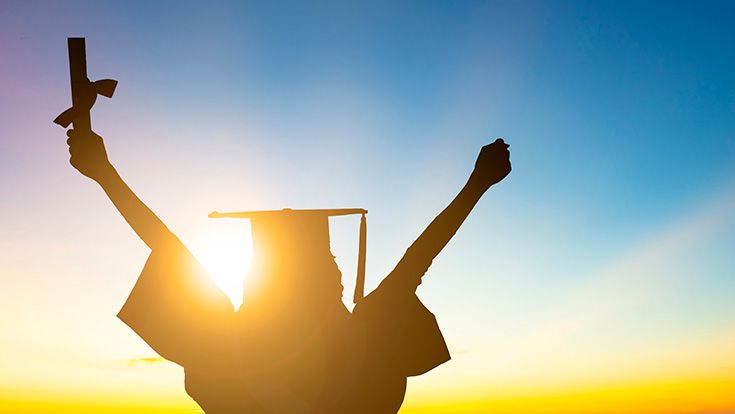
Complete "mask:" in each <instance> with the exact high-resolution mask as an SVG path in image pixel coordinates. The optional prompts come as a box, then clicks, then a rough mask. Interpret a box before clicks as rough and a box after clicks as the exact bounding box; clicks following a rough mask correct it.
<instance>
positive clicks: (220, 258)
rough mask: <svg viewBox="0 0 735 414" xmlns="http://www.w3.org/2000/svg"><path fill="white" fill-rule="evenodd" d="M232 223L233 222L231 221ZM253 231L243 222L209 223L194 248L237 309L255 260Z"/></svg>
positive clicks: (200, 260) (203, 264)
mask: <svg viewBox="0 0 735 414" xmlns="http://www.w3.org/2000/svg"><path fill="white" fill-rule="evenodd" d="M228 224H231V223H228ZM249 234H250V231H249V229H247V231H245V230H244V229H243V227H242V226H231V225H230V226H211V227H210V226H208V228H207V230H206V233H205V234H203V235H202V236H201V237H198V238H197V239H198V240H197V241H196V242H195V243H194V244H193V245H192V251H193V253H194V255H195V256H196V258H197V259H198V260H199V262H200V263H201V264H202V266H204V268H205V269H206V270H207V272H208V273H209V275H210V276H211V277H212V279H213V280H214V282H215V283H216V284H217V286H219V288H220V289H222V290H223V291H224V292H225V294H227V296H228V297H229V298H230V300H231V301H232V304H233V305H234V306H235V309H237V308H238V307H240V304H241V303H242V293H243V285H247V280H246V277H247V272H248V268H249V267H250V262H251V261H252V257H253V253H252V241H251V238H250V236H249Z"/></svg>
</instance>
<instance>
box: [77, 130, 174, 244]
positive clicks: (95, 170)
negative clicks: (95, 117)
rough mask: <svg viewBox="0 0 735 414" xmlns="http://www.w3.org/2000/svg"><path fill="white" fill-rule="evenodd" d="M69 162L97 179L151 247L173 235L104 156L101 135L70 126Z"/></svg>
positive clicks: (83, 172) (81, 171)
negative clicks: (76, 129)
mask: <svg viewBox="0 0 735 414" xmlns="http://www.w3.org/2000/svg"><path fill="white" fill-rule="evenodd" d="M67 135H68V136H69V139H68V140H67V141H66V142H67V144H69V153H70V154H71V159H70V160H69V162H70V163H71V165H72V166H74V168H76V169H77V170H79V172H80V173H82V174H83V175H85V176H87V177H89V178H91V179H92V180H94V181H96V182H97V183H98V184H99V185H100V186H101V187H102V189H103V190H104V191H105V193H106V194H107V196H108V197H109V198H110V200H111V201H112V204H114V205H115V207H116V208H117V210H118V211H119V212H120V214H122V216H123V217H124V218H125V221H127V222H128V224H130V227H132V228H133V230H134V231H135V233H136V234H137V235H138V236H139V237H140V238H141V239H142V240H143V242H144V243H145V244H147V245H148V247H150V248H151V249H154V248H156V247H159V246H164V245H165V244H166V243H167V242H169V241H171V240H173V239H174V236H173V234H172V233H171V232H170V231H169V230H168V228H167V227H166V225H165V224H163V222H162V221H161V220H160V219H159V218H158V217H157V216H156V215H155V214H154V213H153V211H151V209H149V208H148V206H146V205H145V204H144V203H143V202H142V201H141V200H140V199H139V198H138V196H136V195H135V193H133V191H132V190H131V189H130V187H128V185H127V184H126V183H125V181H123V179H122V178H121V177H120V175H119V174H118V173H117V171H116V170H115V168H114V167H113V166H112V164H111V163H110V161H109V160H108V158H107V151H106V150H105V144H104V142H103V141H102V137H100V136H99V135H97V134H95V133H94V132H87V133H84V132H81V131H75V130H70V131H68V132H67Z"/></svg>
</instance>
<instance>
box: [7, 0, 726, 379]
mask: <svg viewBox="0 0 735 414" xmlns="http://www.w3.org/2000/svg"><path fill="white" fill-rule="evenodd" d="M734 9H735V5H734V4H733V3H732V2H715V1H710V2H704V3H702V2H665V3H664V2H623V1H612V2H578V1H563V2H562V1H559V2H518V1H513V2H476V1H468V2H336V1H335V2H314V3H303V2H278V3H276V2H270V3H269V2H232V3H218V4H215V5H210V4H208V3H205V2H119V3H114V2H33V1H29V2H15V1H6V2H4V3H3V6H2V7H0V35H1V38H2V47H0V86H1V88H2V90H3V93H2V94H1V95H0V109H2V111H0V139H1V141H0V188H2V189H3V202H2V203H0V228H2V229H3V231H2V233H1V234H0V239H1V240H2V246H5V247H6V249H5V252H4V253H2V254H0V258H2V262H3V263H2V268H3V272H4V274H3V278H4V279H9V280H10V283H9V285H12V286H13V288H12V289H10V290H9V291H8V292H10V293H6V295H14V297H20V298H22V297H31V296H32V297H41V298H47V297H48V298H53V299H50V300H52V301H53V303H54V305H55V306H58V307H60V308H63V307H65V306H70V303H73V302H74V300H86V299H84V296H83V295H81V294H80V293H78V292H77V293H73V292H70V293H69V294H70V296H69V297H67V298H65V299H62V298H54V296H55V295H54V289H57V288H62V286H64V287H63V289H70V288H69V286H73V285H75V284H76V285H79V286H90V289H94V291H95V292H98V296H99V298H100V299H99V300H98V301H92V302H90V303H89V308H88V309H95V310H96V311H99V312H100V315H101V316H99V317H97V316H95V318H98V319H95V322H94V323H99V324H100V326H102V325H101V324H104V323H116V322H114V321H111V320H110V319H111V316H112V315H114V313H112V312H113V311H114V308H115V307H117V306H119V305H120V304H121V303H122V302H121V301H122V300H123V299H124V295H125V294H126V293H127V290H128V289H129V287H130V286H132V281H133V279H134V277H135V275H136V274H137V271H138V269H139V268H140V266H141V265H142V260H143V258H144V257H145V254H146V251H145V249H144V247H143V245H142V244H140V243H139V242H138V241H137V240H135V238H134V235H133V234H132V232H130V231H128V230H127V229H126V228H125V225H124V223H122V220H120V219H119V218H118V217H116V215H115V212H114V211H113V210H112V207H111V206H109V205H108V203H107V201H106V200H105V199H104V198H103V195H102V193H101V192H100V191H99V190H97V189H95V188H94V186H93V185H92V184H91V183H89V182H87V181H85V180H84V179H83V178H81V177H78V176H77V175H76V173H75V172H74V171H73V170H72V169H71V168H70V167H68V165H65V163H66V160H67V156H66V153H65V150H66V149H65V145H64V140H65V137H64V133H63V131H62V130H61V129H60V128H58V127H57V126H55V125H53V124H51V120H52V119H53V118H54V117H55V116H56V115H57V114H58V112H60V111H61V110H63V109H64V108H65V107H66V106H68V104H69V91H68V72H67V71H68V69H67V60H66V41H65V38H66V37H67V36H86V37H87V50H88V59H89V73H90V77H91V78H93V79H95V78H104V77H112V78H115V79H118V80H119V81H120V84H119V87H118V90H117V91H116V95H115V97H114V98H113V99H112V100H107V99H102V98H101V99H100V100H99V101H98V103H97V106H96V107H95V110H94V113H93V125H94V126H95V129H96V130H97V132H98V133H100V134H102V135H103V136H105V137H106V142H107V145H108V149H109V152H110V158H111V159H112V160H113V161H114V162H115V163H116V165H117V166H118V168H119V170H120V171H121V172H122V174H123V176H124V177H126V178H127V179H128V180H129V182H130V184H131V186H132V187H133V188H134V189H136V190H137V191H139V193H140V195H141V196H142V197H143V198H144V199H145V200H146V201H148V202H149V203H150V204H151V206H152V207H153V208H154V209H155V210H156V211H157V212H158V213H159V214H160V215H161V216H162V218H164V220H165V221H166V222H167V223H169V224H170V227H171V228H172V229H173V230H174V231H175V232H177V233H179V234H180V235H181V236H182V238H183V239H184V240H185V241H186V242H188V243H190V244H191V245H193V246H197V245H199V246H201V245H202V244H205V243H206V240H207V237H210V236H211V237H216V236H214V235H215V234H218V235H221V234H224V233H227V232H241V233H244V230H245V229H246V227H243V226H241V224H239V223H234V222H226V223H219V222H218V223H213V222H211V221H208V220H207V219H206V214H207V213H209V212H210V211H211V210H220V211H224V210H248V209H268V208H282V207H294V208H319V207H323V208H328V207H351V206H356V207H364V208H367V209H369V210H370V214H369V218H368V222H369V229H370V237H369V254H368V286H370V285H372V286H374V285H375V284H376V283H377V282H378V281H379V280H380V278H381V277H382V276H383V275H385V274H386V273H387V271H389V270H390V268H391V266H392V265H393V264H394V263H395V262H396V260H397V259H398V258H399V257H400V255H401V254H402V252H403V250H404V249H405V248H406V247H407V246H408V244H409V243H410V242H411V241H412V240H413V238H414V237H415V236H416V235H417V234H418V233H419V232H420V230H421V229H422V228H423V226H425V225H426V224H428V222H429V221H430V220H431V218H433V217H434V215H435V214H436V213H438V212H439V211H440V210H441V209H442V208H443V207H444V205H446V203H448V202H449V201H450V200H451V198H452V197H453V195H454V194H455V193H456V192H457V191H458V190H459V188H460V187H461V185H462V184H463V180H465V179H466V177H467V175H468V173H469V171H470V170H471V168H472V163H473V162H474V157H475V155H476V153H477V151H478V150H479V148H480V147H481V146H482V145H483V144H485V143H488V142H491V141H492V140H494V138H495V137H497V136H502V137H504V138H505V139H506V141H507V142H509V143H510V144H511V153H512V160H513V166H514V171H513V173H512V174H511V176H510V177H509V178H508V179H507V180H506V181H505V182H503V183H502V184H500V185H499V186H498V187H497V188H494V189H492V190H491V192H490V194H488V195H487V196H486V198H485V199H483V200H482V202H481V203H480V205H479V206H478V207H477V209H476V211H475V212H474V213H473V215H472V216H471V217H470V219H469V220H468V221H467V224H466V226H465V228H463V229H462V230H461V231H460V232H459V233H458V235H457V237H456V239H455V240H454V241H453V242H452V243H451V244H450V245H449V246H448V247H447V250H446V251H445V252H444V254H443V255H442V256H441V257H440V258H439V259H438V260H437V261H436V263H435V266H434V267H433V268H432V270H431V272H430V274H429V278H427V279H426V282H425V284H424V286H423V287H422V288H421V289H422V290H421V294H422V298H424V300H425V301H426V302H427V303H429V304H430V305H432V309H433V310H434V311H435V312H436V313H437V315H439V318H440V321H441V322H442V323H443V324H444V325H445V326H446V328H445V333H446V334H447V337H448V340H449V342H450V346H453V347H454V349H455V350H460V351H466V350H471V349H477V348H482V347H483V346H485V345H487V344H489V343H498V342H502V341H503V340H504V339H503V338H505V337H507V338H511V339H512V338H515V337H518V338H521V337H523V335H524V334H523V332H525V330H528V331H536V330H537V329H536V327H537V326H538V327H541V326H546V325H548V324H551V325H553V321H554V320H557V319H559V320H564V318H565V316H564V315H566V314H567V313H566V312H569V313H572V314H575V315H579V314H587V313H589V314H596V312H597V311H598V310H599V309H597V307H596V304H599V303H607V300H608V299H609V301H610V302H611V303H612V304H613V305H610V306H601V309H602V308H604V309H602V310H599V312H600V314H601V316H600V320H598V321H596V322H589V324H585V323H582V324H581V325H580V326H582V328H578V329H579V330H580V332H578V333H574V334H573V335H574V336H573V337H572V342H573V343H574V344H575V346H577V347H580V349H583V351H582V352H585V351H586V352H589V353H590V354H593V353H594V352H597V351H595V350H596V349H601V348H600V344H602V343H605V344H610V343H614V344H616V345H610V346H612V347H613V348H612V350H611V349H607V348H605V349H607V351H610V352H613V351H616V352H622V351H623V350H627V349H633V350H636V349H637V350H640V349H649V348H650V349H651V350H653V349H655V348H656V347H657V346H661V344H664V343H667V342H669V341H679V340H681V339H682V338H683V337H692V336H700V337H703V338H710V337H712V338H715V337H717V338H719V337H720V336H718V335H722V334H723V332H726V331H729V329H731V328H730V327H731V326H732V322H733V320H734V319H735V306H734V305H732V304H731V303H732V300H731V298H732V297H733V294H734V293H735V282H733V280H735V275H734V274H733V269H735V263H734V262H733V261H734V260H735V259H733V258H732V255H731V252H732V249H733V243H734V242H735V239H733V236H732V234H733V229H735V210H734V209H733V208H731V207H732V206H733V203H732V199H733V197H732V195H733V194H735V193H734V191H735V167H734V164H733V159H735V116H733V115H735V57H734V56H735V43H733V42H732V39H733V38H735V26H734V25H732V24H731V20H732V17H731V16H732V15H733V13H734V12H735V10H734ZM713 217H714V218H713ZM335 227H336V228H335V235H334V237H333V250H334V251H335V253H336V254H337V256H338V258H339V260H340V264H341V266H342V268H343V270H344V273H345V275H351V274H353V269H354V256H355V254H356V253H355V252H353V250H355V249H354V246H356V237H357V223H356V222H351V221H349V219H345V221H339V222H335ZM241 233H228V234H241ZM657 246H664V247H665V248H664V247H662V248H661V249H664V250H666V252H665V254H664V253H661V252H659V251H658V250H656V248H657ZM41 249H42V250H43V251H44V252H45V254H48V255H50V257H51V259H50V261H51V262H53V263H52V264H53V266H52V264H50V263H45V264H44V263H38V261H37V257H36V256H35V254H34V252H38V251H39V250H41ZM90 249H91V251H93V252H94V253H90ZM193 249H194V250H196V247H193ZM647 249H648V250H647ZM646 252H648V253H646ZM90 256H91V257H93V258H105V259H104V261H102V260H95V259H91V258H90ZM641 257H643V258H641ZM111 263H114V264H115V266H111V265H110V264H111ZM621 263H623V264H621ZM641 263H644V264H643V265H642V264H641ZM105 266H110V267H114V269H115V270H113V271H112V272H111V274H110V275H109V277H110V279H109V280H108V279H105V281H104V282H103V281H99V280H98V279H97V277H98V276H97V275H99V274H100V272H106V271H107V270H106V269H105ZM52 268H53V269H54V270H55V271H59V272H61V273H63V274H64V275H65V276H64V278H65V280H71V281H72V282H71V284H69V283H67V284H64V283H62V282H61V281H55V282H49V280H48V273H49V269H52ZM610 269H613V270H610ZM615 269H617V270H615ZM621 269H622V270H621ZM616 272H617V273H616ZM621 272H622V273H624V274H625V275H633V276H630V277H629V278H625V277H623V276H624V275H621ZM605 275H607V277H605ZM610 275H614V276H610ZM636 275H640V277H638V276H636ZM598 277H599V279H600V280H602V282H600V281H599V280H598ZM56 283H58V284H59V285H58V286H57V285H56ZM346 284H347V285H348V286H349V282H348V283H346ZM346 291H348V292H349V291H350V289H349V288H347V289H346ZM39 292H40V293H39ZM44 292H45V293H44ZM76 295H79V296H76ZM596 295H597V296H599V298H598V299H599V301H598V300H597V299H595V298H596V297H597V296H596ZM639 296H640V297H639ZM603 297H604V298H603ZM631 297H635V298H631ZM72 298H77V299H74V300H72ZM580 298H582V299H580ZM614 304H618V305H614ZM99 306H103V307H102V308H100V307H99ZM569 309H572V310H569ZM105 312H107V313H105ZM476 314H479V315H483V319H481V321H479V322H478V321H477V320H474V319H472V318H471V315H476ZM29 318H30V317H29ZM105 318H106V319H105ZM550 321H551V322H550ZM90 323H92V322H90ZM575 326H577V325H575ZM539 330H541V331H543V329H540V328H539ZM116 335H124V333H123V332H122V331H121V332H119V333H116ZM125 335H127V334H125ZM130 335H132V334H130ZM585 335H587V336H585ZM531 336H532V337H534V336H533V335H531ZM629 337H633V338H637V339H630V343H627V342H626V344H621V343H618V342H615V341H620V340H622V339H621V338H629ZM715 340H716V339H712V341H715ZM509 341H510V339H509ZM623 342H625V341H623ZM615 346H617V347H618V348H615ZM140 349H141V350H142V349H143V348H140ZM122 352H123V351H121V353H122ZM141 352H142V351H141ZM600 352H601V351H600ZM651 352H653V351H651ZM460 355H461V354H460ZM480 355H485V354H484V353H480ZM605 357H606V356H605V355H602V356H600V358H601V359H604V358H605ZM478 358H479V357H478ZM485 359H487V358H485ZM470 360H471V359H470ZM461 363H462V362H461V357H460V362H459V364H460V365H461ZM468 365H469V363H468ZM465 368H466V369H470V368H467V367H465ZM580 370H581V371H580V372H581V374H580V375H581V376H582V377H584V375H585V374H584V373H585V372H587V371H584V368H580ZM466 372H467V371H466V370H465V371H457V373H456V375H457V376H460V375H464V374H466ZM478 375H479V374H478ZM488 375H491V376H492V374H488ZM589 375H594V374H592V373H590V374H589ZM483 378H484V377H483ZM491 380H492V378H491V379H489V380H488V381H490V382H492V381H491ZM427 387H428V386H427ZM427 389H428V388H427Z"/></svg>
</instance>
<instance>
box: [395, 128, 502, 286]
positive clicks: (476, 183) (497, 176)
mask: <svg viewBox="0 0 735 414" xmlns="http://www.w3.org/2000/svg"><path fill="white" fill-rule="evenodd" d="M508 147H509V145H508V144H506V143H505V142H503V140H502V139H500V138H499V139H497V140H495V142H493V143H492V144H488V145H485V146H484V147H482V150H481V151H480V155H479V156H478V157H477V161H476V162H475V168H474V170H473V171H472V174H471V175H470V178H469V179H468V180H467V183H466V184H465V185H464V187H463V188H462V190H461V191H460V192H459V194H457V196H456V197H455V198H454V200H452V202H451V203H449V205H448V206H447V207H446V208H445V209H444V210H443V211H442V212H441V213H440V214H439V215H438V216H437V217H436V218H435V219H434V221H432V222H431V224H429V226H428V227H427V228H426V230H424V232H423V233H421V235H420V236H419V238H418V239H416V241H414V242H413V244H412V245H411V246H410V247H409V248H408V250H407V251H406V254H404V255H403V257H402V258H401V260H400V261H399V262H398V264H397V265H396V267H395V269H393V271H392V272H391V273H390V275H388V277H387V278H386V283H390V284H398V285H400V287H401V288H406V289H413V290H415V289H416V287H417V286H418V285H419V284H420V283H421V277H422V276H423V275H424V273H426V271H427V270H428V269H429V266H430V265H431V262H432V261H433V260H434V258H435V257H436V256H437V255H438V254H439V252H441V251H442V249H443V248H444V246H446V245H447V243H448V242H449V240H451V238H452V237H453V236H454V234H455V233H456V232H457V230H458V229H459V227H460V226H461V225H462V223H463V222H464V220H465V219H466V218H467V216H468V215H469V214H470V211H472V209H473V208H474V207H475V205H476V204H477V202H478V201H480V198H481V197H482V195H483V194H484V193H485V192H486V191H487V190H488V189H489V188H490V187H491V186H492V185H494V184H496V183H498V182H500V181H501V180H502V179H503V178H505V176H507V175H508V174H509V173H510V170H511V167H510V152H509V151H508Z"/></svg>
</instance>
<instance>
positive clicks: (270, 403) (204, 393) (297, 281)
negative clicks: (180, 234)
mask: <svg viewBox="0 0 735 414" xmlns="http://www.w3.org/2000/svg"><path fill="white" fill-rule="evenodd" d="M67 135H68V136H69V139H68V140H67V143H68V144H69V152H70V153H71V159H70V162H71V164H72V165H73V166H74V168H76V169H77V170H79V172H80V173H82V174H83V175H85V176H87V177H89V178H91V179H92V180H94V181H96V182H97V183H98V184H99V185H100V186H101V187H102V189H103V190H104V191H105V193H106V194H107V196H108V197H109V198H110V200H111V201H112V203H113V204H114V205H115V207H116V208H117V209H118V210H119V211H120V213H121V214H122V216H123V217H124V218H125V220H126V221H127V222H128V223H129V224H130V226H131V227H132V228H133V230H134V231H135V232H136V233H137V234H138V236H140V238H141V239H142V240H143V241H144V242H145V243H146V244H147V245H148V247H150V248H151V254H150V256H149V258H148V260H147V262H146V264H145V266H144V268H143V270H142V273H141V275H140V277H139V278H138V280H137V282H136V284H135V287H134V288H133V290H132V292H131V294H130V296H129V297H128V299H127V301H126V303H125V304H124V306H123V307H122V309H121V310H120V313H119V314H118V317H119V318H120V319H121V320H122V321H123V322H125V323H126V324H127V325H128V326H130V327H131V328H132V329H133V330H134V331H135V332H136V333H137V334H138V335H139V336H140V337H141V338H142V339H143V340H144V341H145V342H146V343H148V344H149V345H150V346H151V347H152V348H153V349H154V350H155V351H156V352H157V353H158V354H160V355H161V356H162V357H164V358H166V359H168V360H170V361H173V362H175V363H177V364H179V365H181V366H182V367H184V369H185V387H186V392H187V393H188V394H189V395H190V396H191V397H192V398H193V399H194V400H195V401H196V402H197V403H198V404H199V405H200V406H201V407H202V408H203V409H204V411H205V412H206V413H208V414H213V413H214V414H217V413H370V414H379V413H396V412H397V411H398V410H399V408H400V406H401V404H402V402H403V398H404V395H405V391H406V379H407V377H410V376H415V375H420V374H423V373H425V372H427V371H429V370H431V369H433V368H435V367H436V366H438V365H440V364H442V363H444V362H446V361H448V360H449V359H450V356H449V351H448V350H447V347H446V344H445V342H444V338H443V337H442V334H441V331H440V330H439V327H438V325H437V323H436V320H435V318H434V315H433V314H432V313H431V312H429V310H427V309H426V307H424V305H423V304H422V303H421V302H420V300H419V299H418V297H417V296H416V288H417V287H418V285H419V284H420V283H421V278H422V276H423V275H424V273H425V272H426V271H427V269H428V268H429V266H430V265H431V263H432V260H433V259H434V258H435V257H436V256H437V255H438V254H439V252H440V251H441V250H442V248H444V246H445V245H446V244H447V243H448V242H449V240H450V239H451V238H452V236H454V234H455V233H456V231H457V229H458V228H459V227H460V225H461V224H462V223H463V222H464V220H465V218H466V217H467V216H468V214H469V213H470V211H471V210H472V209H473V208H474V206H475V205H476V204H477V202H478V201H479V200H480V198H481V197H482V195H483V194H484V193H485V192H486V191H487V190H488V189H489V188H490V187H491V186H492V185H494V184H496V183H498V182H500V181H501V180H502V179H503V178H504V177H505V176H507V175H508V174H509V173H510V170H511V166H510V159H509V157H510V153H509V151H508V147H509V146H508V145H507V144H505V143H504V142H503V140H502V139H497V140H496V141H495V142H493V143H492V144H489V145H486V146H484V147H483V148H482V150H481V151H480V154H479V156H478V158H477V161H476V163H475V166H474V170H473V171H472V173H471V175H470V177H469V179H468V180H467V183H466V184H465V185H464V187H463V188H462V189H461V191H460V192H459V194H458V195H457V196H456V197H455V198H454V200H452V202H451V203H450V204H449V206H447V207H446V208H445V209H444V210H443V211H442V212H441V213H440V214H439V215H438V216H437V217H436V218H435V219H434V220H433V221H432V222H431V224H430V225H429V226H428V227H427V228H426V230H424V232H423V233H422V234H421V235H420V236H419V238H418V239H416V241H415V242H414V243H413V244H412V245H411V246H410V247H409V248H408V250H407V251H406V253H405V255H404V256H403V257H402V258H401V260H400V261H399V262H398V264H397V265H396V267H395V269H393V271H392V272H390V274H388V276H387V277H386V278H385V279H384V280H383V281H382V282H381V283H380V285H379V286H378V287H377V288H376V289H375V290H374V291H373V292H371V293H370V294H369V295H367V296H366V297H364V298H363V297H362V280H360V279H361V278H362V279H364V261H365V220H364V214H365V213H366V211H365V210H362V209H349V210H288V209H286V210H280V211H261V212H243V213H225V214H220V213H212V214H211V215H210V216H212V217H240V218H249V219H251V220H252V232H253V242H254V258H253V264H252V266H251V270H250V271H251V272H252V273H253V275H254V277H255V278H256V279H257V280H258V282H257V283H256V285H257V286H258V287H257V288H256V289H253V290H252V291H249V292H246V293H245V297H244V298H243V299H244V300H243V305H242V306H241V307H240V309H239V310H237V311H235V310H234V309H233V306H232V304H231V303H230V301H229V299H228V298H227V296H226V295H225V294H224V293H223V292H221V291H220V290H219V289H218V288H217V287H216V286H215V285H214V283H213V282H212V280H211V279H210V278H209V277H208V276H207V274H206V272H205V271H204V270H203V269H202V267H201V266H200V264H199V263H197V261H196V259H194V257H193V256H192V254H191V253H190V252H189V250H188V249H187V248H186V247H185V246H184V245H183V244H182V243H181V242H180V241H179V239H178V238H177V237H176V236H175V235H174V234H173V233H171V231H170V230H169V229H168V228H167V227H166V225H165V224H164V223H163V222H162V221H161V220H160V219H159V218H158V217H157V216H156V215H155V214H154V213H153V212H152V211H151V210H150V209H149V208H148V207H147V206H146V205H145V204H144V203H143V202H142V201H141V200H140V199H139V198H138V197H137V196H136V195H135V193H133V191H132V190H131V189H130V188H129V187H128V186H127V184H126V183H125V182H124V181H123V179H122V178H121V177H120V175H119V174H118V172H117V171H116V169H115V168H114V167H113V165H112V164H111V163H110V161H109V160H108V157H107V153H106V150H105V146H104V143H103V140H102V138H101V137H100V136H98V135H96V134H95V133H93V132H91V130H86V131H85V130H81V129H80V130H74V129H72V130H69V131H68V132H67ZM355 213H357V214H363V220H362V223H361V232H360V236H361V237H360V254H359V258H358V261H359V263H358V283H357V287H356V292H355V302H356V306H355V308H354V310H353V312H352V313H350V312H349V311H348V310H347V308H346V307H345V305H344V304H343V302H342V285H341V273H340V271H339V269H338V267H337V264H336V262H335V261H334V256H333V255H332V254H331V252H330V246H329V230H328V217H329V216H332V215H341V214H355Z"/></svg>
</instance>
